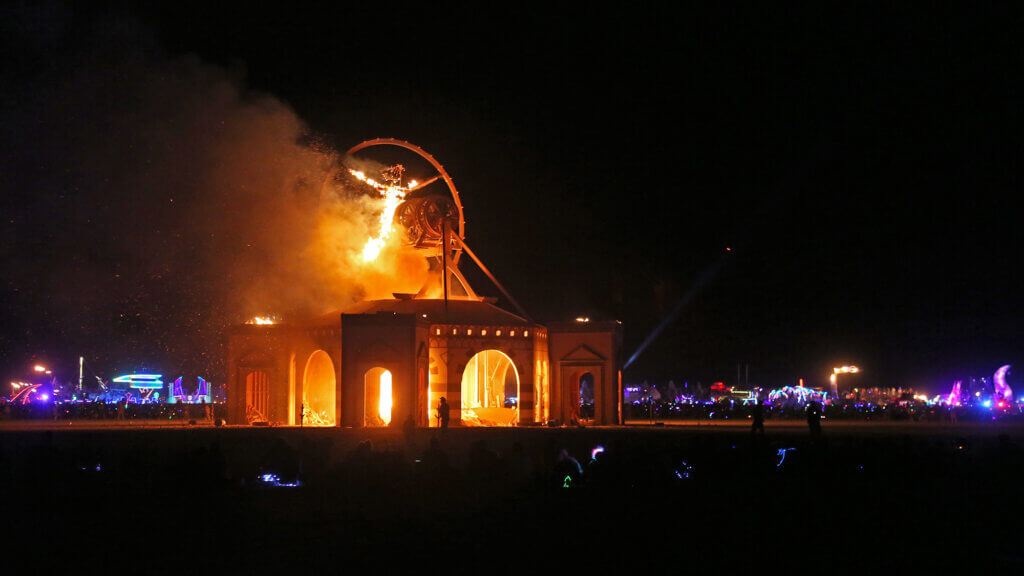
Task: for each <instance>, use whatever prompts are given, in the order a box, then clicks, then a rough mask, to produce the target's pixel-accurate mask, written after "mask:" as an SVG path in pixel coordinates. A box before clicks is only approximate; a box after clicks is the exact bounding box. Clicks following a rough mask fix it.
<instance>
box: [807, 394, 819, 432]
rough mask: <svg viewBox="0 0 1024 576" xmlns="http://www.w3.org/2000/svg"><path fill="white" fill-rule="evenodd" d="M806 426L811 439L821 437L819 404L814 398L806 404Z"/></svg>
mask: <svg viewBox="0 0 1024 576" xmlns="http://www.w3.org/2000/svg"><path fill="white" fill-rule="evenodd" d="M807 427H808V428H809V429H810V431H811V440H818V439H819V438H821V404H818V402H817V401H816V400H811V402H810V403H809V404H807Z"/></svg>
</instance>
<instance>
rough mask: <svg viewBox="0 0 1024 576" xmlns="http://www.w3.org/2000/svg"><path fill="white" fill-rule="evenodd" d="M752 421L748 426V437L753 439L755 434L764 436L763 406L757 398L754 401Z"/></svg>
mask: <svg viewBox="0 0 1024 576" xmlns="http://www.w3.org/2000/svg"><path fill="white" fill-rule="evenodd" d="M752 417H753V419H754V421H753V422H752V423H751V425H750V436H751V437H754V435H755V434H756V433H757V432H760V433H761V436H764V404H762V403H761V399H760V398H757V399H756V400H754V411H753V414H752Z"/></svg>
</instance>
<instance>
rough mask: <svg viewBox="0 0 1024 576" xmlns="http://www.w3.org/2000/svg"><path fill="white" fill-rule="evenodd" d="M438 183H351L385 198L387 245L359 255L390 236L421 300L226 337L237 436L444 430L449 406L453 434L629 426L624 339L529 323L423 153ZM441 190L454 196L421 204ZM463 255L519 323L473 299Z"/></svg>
mask: <svg viewBox="0 0 1024 576" xmlns="http://www.w3.org/2000/svg"><path fill="white" fill-rule="evenodd" d="M380 145H387V146H399V147H402V148H406V149H407V150H411V151H413V152H415V153H417V154H419V155H420V156H421V157H423V158H424V159H426V160H427V161H428V162H430V164H431V165H432V166H433V167H434V168H435V169H436V170H437V171H438V176H437V177H435V178H432V179H430V180H428V181H426V182H425V183H423V184H417V183H415V182H410V183H409V184H408V185H405V184H403V183H402V180H401V176H402V175H401V168H400V167H398V169H392V170H391V171H390V172H389V173H387V174H385V175H384V176H383V178H382V180H383V182H378V181H376V180H375V179H373V178H368V177H366V175H365V174H363V173H361V172H356V171H351V172H352V175H353V176H354V177H355V178H357V179H359V180H361V181H363V182H366V183H367V184H369V185H371V186H373V187H374V188H376V189H377V190H378V191H379V192H380V193H381V195H382V196H383V197H384V198H385V201H386V203H385V208H384V214H382V217H381V225H380V229H379V234H378V235H377V236H375V237H373V238H371V239H370V240H369V241H368V242H367V245H366V249H365V250H364V252H363V257H364V258H366V259H368V260H370V259H373V258H375V257H376V255H377V253H378V252H379V251H380V247H381V246H382V245H383V240H384V239H386V238H387V235H388V234H389V233H390V231H391V230H392V219H395V220H398V222H399V223H401V225H402V227H403V228H404V229H405V231H406V243H407V245H408V247H409V249H411V250H416V251H419V252H420V253H422V255H423V256H424V257H425V258H427V260H428V261H429V263H430V270H431V272H432V274H431V276H430V278H431V280H430V281H428V282H427V283H426V284H425V285H424V286H423V288H422V289H421V290H420V291H419V292H418V293H416V294H394V298H391V299H384V300H367V301H363V302H358V303H356V304H354V305H352V306H350V307H348V308H346V309H343V310H339V311H338V312H336V313H332V314H328V315H326V316H323V317H321V318H319V319H316V320H313V321H309V322H302V323H281V322H275V321H273V320H270V319H266V318H259V319H258V321H257V320H254V321H252V322H250V323H247V324H244V325H240V326H235V327H233V328H232V329H231V330H230V333H229V345H228V409H229V422H230V423H232V424H246V423H253V422H267V423H271V424H278V425H303V426H351V427H362V426H388V425H402V424H404V423H405V422H406V421H408V420H412V421H413V422H414V423H415V424H416V425H417V426H421V427H425V426H437V425H438V424H439V422H438V419H437V418H436V408H437V405H438V403H439V402H440V399H441V398H442V397H444V398H446V399H447V402H448V404H449V406H450V407H451V410H450V414H451V422H450V425H451V426H460V425H477V426H513V425H519V426H527V425H544V424H552V423H556V424H557V423H563V424H573V423H577V422H580V423H592V424H599V425H601V424H618V423H620V422H621V402H622V386H621V358H620V345H621V339H622V327H621V324H620V323H619V322H616V321H612V322H591V321H590V320H589V319H586V318H578V319H576V320H575V321H570V322H561V323H554V324H547V325H544V324H540V323H537V322H534V321H532V320H530V319H529V317H528V315H527V314H525V312H524V311H523V310H522V308H521V307H519V305H518V303H516V301H515V300H514V299H513V298H512V297H511V295H509V294H508V293H507V291H505V289H504V288H503V287H502V286H501V284H500V283H498V282H497V280H496V279H495V278H494V277H493V275H492V274H491V273H490V271H489V270H488V269H487V268H486V267H485V266H484V265H483V263H482V262H481V261H480V260H479V258H477V256H476V255H475V254H474V253H473V252H472V251H471V250H470V249H469V247H468V246H467V245H466V243H465V241H464V231H465V220H464V218H463V212H462V204H461V201H460V200H459V195H458V191H457V190H456V188H455V185H454V183H453V182H452V180H451V178H450V177H449V176H448V174H447V172H445V170H444V168H443V166H441V164H440V163H438V162H437V161H436V160H435V159H434V158H433V157H432V156H430V155H429V154H427V153H426V152H425V151H423V150H422V149H420V148H419V147H417V146H415V145H413V144H410V143H408V142H403V141H399V140H391V139H380V140H371V141H368V142H364V143H362V144H360V145H358V146H356V147H355V148H353V149H352V150H350V151H349V153H350V154H354V153H355V152H358V151H360V150H363V149H365V148H369V147H371V146H380ZM437 180H443V181H444V183H445V184H447V187H448V192H447V194H443V195H441V194H422V193H416V191H418V190H420V189H422V188H423V187H425V186H426V185H428V184H430V183H432V182H434V181H437ZM463 254H468V255H469V256H470V258H471V259H472V260H473V261H474V262H475V263H476V264H477V265H478V266H479V267H480V269H481V270H482V271H483V272H484V273H485V274H486V275H487V276H488V277H489V278H491V280H492V281H494V284H495V286H497V287H498V289H499V290H501V292H502V293H503V294H504V295H505V296H506V298H507V299H508V300H509V301H510V302H511V303H513V305H514V306H515V307H516V308H517V310H518V311H519V313H518V314H514V313H512V312H509V311H506V310H503V309H501V308H499V307H497V306H495V305H494V302H495V300H494V299H489V298H484V297H481V296H478V295H477V294H476V292H475V291H474V290H473V289H472V288H471V287H470V285H469V283H468V282H467V281H466V279H465V277H464V276H463V275H462V273H461V272H460V271H459V262H460V260H461V258H462V255H463Z"/></svg>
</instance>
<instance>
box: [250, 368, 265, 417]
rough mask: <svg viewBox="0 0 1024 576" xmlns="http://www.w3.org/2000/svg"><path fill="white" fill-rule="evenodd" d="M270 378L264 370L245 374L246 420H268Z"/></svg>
mask: <svg viewBox="0 0 1024 576" xmlns="http://www.w3.org/2000/svg"><path fill="white" fill-rule="evenodd" d="M269 408H270V378H268V377H267V373H266V372H264V371H262V370H253V371H251V372H249V373H248V374H246V375H245V420H246V422H248V423H250V424H251V423H253V422H267V421H268V419H269V417H270V410H269Z"/></svg>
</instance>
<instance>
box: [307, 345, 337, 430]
mask: <svg viewBox="0 0 1024 576" xmlns="http://www.w3.org/2000/svg"><path fill="white" fill-rule="evenodd" d="M336 391H337V378H336V376H335V373H334V362H332V361H331V357H330V356H329V355H328V354H327V352H324V351H323V350H317V351H316V352H313V353H312V354H311V355H310V356H309V360H307V361H306V369H305V371H304V372H303V376H302V424H303V425H305V426H334V425H335V424H336V423H337V418H336V414H335V412H336V411H337V408H336V406H337V405H336V403H335V394H336V393H337V392H336Z"/></svg>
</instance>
